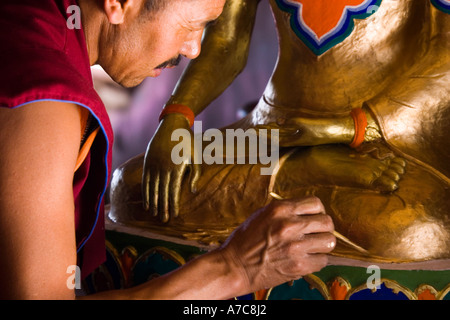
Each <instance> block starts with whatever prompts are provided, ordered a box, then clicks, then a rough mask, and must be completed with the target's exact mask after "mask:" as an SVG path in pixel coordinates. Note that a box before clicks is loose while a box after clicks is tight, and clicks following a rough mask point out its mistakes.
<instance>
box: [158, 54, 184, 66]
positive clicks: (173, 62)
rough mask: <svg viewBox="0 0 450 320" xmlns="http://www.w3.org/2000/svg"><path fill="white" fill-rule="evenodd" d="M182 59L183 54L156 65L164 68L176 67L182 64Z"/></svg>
mask: <svg viewBox="0 0 450 320" xmlns="http://www.w3.org/2000/svg"><path fill="white" fill-rule="evenodd" d="M180 61H181V55H179V56H178V57H176V58H172V59H170V60H167V61H166V62H163V63H161V64H160V65H159V66H157V67H156V69H163V68H167V67H176V66H177V65H179V64H180Z"/></svg>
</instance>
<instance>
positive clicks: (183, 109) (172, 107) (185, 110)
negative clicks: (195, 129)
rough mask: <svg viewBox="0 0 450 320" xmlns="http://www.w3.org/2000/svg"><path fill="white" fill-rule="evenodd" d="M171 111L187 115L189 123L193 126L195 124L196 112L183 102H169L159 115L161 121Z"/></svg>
mask: <svg viewBox="0 0 450 320" xmlns="http://www.w3.org/2000/svg"><path fill="white" fill-rule="evenodd" d="M171 113H179V114H182V115H183V116H185V117H186V119H188V121H189V125H190V126H191V127H192V126H193V125H194V120H195V114H194V112H193V111H192V110H191V109H190V108H189V107H187V106H185V105H182V104H169V105H167V106H165V107H164V109H163V110H162V111H161V114H160V115H159V121H161V120H162V119H163V118H164V117H165V116H166V115H168V114H171Z"/></svg>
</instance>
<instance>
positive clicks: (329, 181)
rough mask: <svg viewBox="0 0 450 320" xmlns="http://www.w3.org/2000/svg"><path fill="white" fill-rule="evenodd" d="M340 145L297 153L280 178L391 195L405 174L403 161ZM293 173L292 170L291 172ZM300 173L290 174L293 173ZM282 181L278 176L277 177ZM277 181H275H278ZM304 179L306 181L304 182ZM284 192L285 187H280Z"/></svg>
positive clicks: (284, 167) (393, 156)
mask: <svg viewBox="0 0 450 320" xmlns="http://www.w3.org/2000/svg"><path fill="white" fill-rule="evenodd" d="M372 151H373V150H371V152H370V153H361V152H358V151H356V150H352V149H350V148H348V147H346V146H341V145H326V146H317V147H310V148H307V149H303V150H300V151H298V152H296V153H295V154H293V155H292V156H291V157H289V160H288V161H287V162H286V163H285V165H284V166H283V169H282V171H281V172H280V174H281V175H285V178H288V179H289V180H291V182H292V183H296V182H295V181H292V179H295V177H296V176H298V177H299V178H300V179H301V180H302V181H298V182H297V185H298V183H301V185H304V184H310V185H321V186H345V187H356V188H365V189H371V190H377V191H380V192H393V191H395V190H396V189H397V188H398V182H399V181H400V179H401V177H402V175H403V174H404V173H405V167H406V161H405V160H404V159H402V158H399V157H396V156H395V155H394V154H392V153H390V154H384V156H383V157H376V156H375V155H374V152H372ZM292 170H295V171H292ZM299 170H301V171H300V172H302V173H303V174H297V175H293V174H292V173H293V172H299ZM279 178H280V179H282V177H281V176H279ZM279 178H277V180H279ZM305 178H306V179H305ZM283 189H284V188H283Z"/></svg>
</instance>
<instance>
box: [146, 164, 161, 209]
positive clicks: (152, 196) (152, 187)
mask: <svg viewBox="0 0 450 320" xmlns="http://www.w3.org/2000/svg"><path fill="white" fill-rule="evenodd" d="M158 192H159V173H158V172H156V173H155V174H154V176H153V179H151V180H150V181H149V183H148V193H149V196H148V198H149V205H148V206H149V210H150V212H151V214H152V216H153V217H156V216H157V215H158Z"/></svg>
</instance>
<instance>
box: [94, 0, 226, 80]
mask: <svg viewBox="0 0 450 320" xmlns="http://www.w3.org/2000/svg"><path fill="white" fill-rule="evenodd" d="M145 1H147V0H134V1H132V2H129V3H132V4H131V5H130V4H129V6H128V7H125V8H128V9H125V10H124V19H123V22H121V23H119V24H110V25H108V26H107V27H106V32H104V33H103V34H104V36H102V37H101V39H100V45H99V47H100V48H99V58H98V63H99V64H100V65H101V66H102V67H103V68H104V69H105V71H106V72H107V73H108V74H109V75H110V76H111V77H112V78H113V79H114V80H115V81H116V82H118V83H120V84H121V85H123V86H125V87H133V86H136V85H138V84H140V83H141V82H142V81H143V80H144V79H145V78H146V77H157V76H158V75H159V74H160V73H161V71H162V70H163V69H164V68H170V67H173V66H174V65H176V64H177V61H179V58H180V57H181V56H185V57H187V58H189V59H194V58H196V57H197V56H198V55H199V54H200V49H201V48H200V47H201V39H202V35H203V32H204V29H205V27H206V25H207V24H208V23H210V22H211V21H214V20H216V19H217V18H218V17H219V15H220V14H221V13H222V10H223V6H224V4H225V0H163V1H166V3H165V4H164V5H163V6H162V7H161V8H158V9H155V10H150V11H149V10H147V9H145V8H144V6H145Z"/></svg>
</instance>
